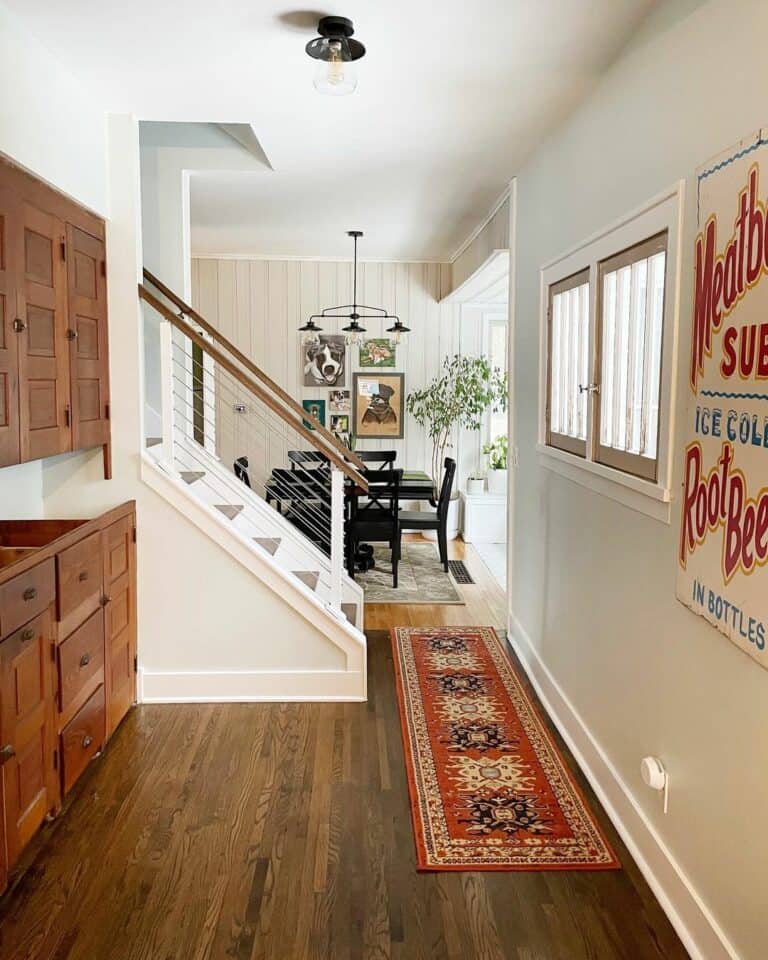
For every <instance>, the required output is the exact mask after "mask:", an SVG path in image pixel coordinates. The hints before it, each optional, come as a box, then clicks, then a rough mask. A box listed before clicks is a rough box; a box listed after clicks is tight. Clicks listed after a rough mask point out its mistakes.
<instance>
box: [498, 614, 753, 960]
mask: <svg viewBox="0 0 768 960" xmlns="http://www.w3.org/2000/svg"><path fill="white" fill-rule="evenodd" d="M509 639H510V643H511V645H512V647H513V649H514V650H515V653H517V655H518V657H519V658H520V662H521V663H522V665H523V668H524V669H525V672H526V673H527V675H528V678H529V679H530V681H531V683H532V685H533V687H534V689H535V690H536V693H537V694H538V696H539V698H540V700H541V702H542V703H543V704H544V707H545V708H546V711H547V713H548V714H549V716H550V717H551V718H552V721H553V723H554V724H555V726H556V727H557V729H558V730H559V732H560V734H561V736H562V737H563V739H564V740H565V742H566V743H567V744H568V747H569V749H570V751H571V753H572V754H573V755H574V757H575V758H576V762H577V763H578V764H579V766H580V767H581V769H582V770H583V772H584V774H585V776H586V777H587V779H588V780H589V782H590V785H591V786H592V789H593V790H594V791H595V793H596V795H597V797H598V799H599V800H600V802H601V803H602V805H603V807H604V808H605V810H606V812H607V814H608V816H609V817H610V818H611V821H612V823H613V825H614V826H615V827H616V829H617V831H618V832H619V834H620V836H621V839H622V840H623V841H624V843H625V844H626V846H627V849H628V850H629V852H630V854H631V855H632V857H633V859H634V860H635V862H636V863H637V865H638V867H639V868H640V871H641V873H642V874H643V876H644V877H645V879H646V881H647V882H648V885H649V886H650V888H651V890H652V891H653V893H654V895H655V896H656V899H657V900H658V901H659V903H660V904H661V907H662V909H663V910H664V912H665V913H666V915H667V916H668V917H669V919H670V922H671V923H672V925H673V927H674V928H675V930H676V931H677V934H678V936H679V937H680V939H681V940H682V942H683V944H684V945H685V948H686V950H687V951H688V953H689V954H690V955H691V957H692V958H693V960H739V957H738V954H737V953H736V950H735V949H734V947H733V945H732V944H731V943H729V941H728V938H727V937H726V935H725V933H724V932H723V931H722V929H721V928H720V927H719V925H718V924H717V921H716V920H715V919H714V917H713V916H712V914H711V913H710V912H709V910H708V909H707V907H706V905H705V904H704V903H703V901H702V900H701V898H700V897H699V895H698V893H697V892H696V890H695V889H694V888H693V886H692V884H691V883H690V881H689V880H688V878H687V877H686V875H685V873H684V872H683V870H682V869H681V867H680V865H679V864H678V863H677V862H676V860H675V858H674V857H673V856H672V854H671V853H670V851H669V850H668V849H667V847H666V846H665V844H664V841H663V840H662V838H661V837H660V836H659V834H658V832H657V831H656V829H655V827H654V826H653V824H652V823H651V822H650V821H649V820H648V818H647V817H646V815H645V813H644V812H643V810H642V808H641V807H640V805H639V803H638V802H637V800H636V799H635V797H634V796H633V795H632V793H631V791H630V789H629V787H628V786H627V784H626V783H625V782H624V780H623V779H622V778H621V776H620V775H619V772H618V771H617V770H616V768H615V767H614V765H613V764H612V762H611V760H610V759H609V757H608V756H607V755H606V754H605V752H604V751H603V749H602V747H601V746H600V744H599V743H598V742H597V741H596V740H595V738H594V737H593V735H592V733H591V732H590V730H589V728H588V727H587V726H586V724H585V723H584V721H583V720H582V718H581V716H580V715H579V713H578V712H577V710H576V709H575V707H574V706H573V704H572V703H571V702H570V700H569V699H568V697H567V695H566V694H565V692H564V691H563V689H562V688H561V687H560V685H559V684H558V682H557V680H556V679H555V678H554V676H553V675H552V674H551V673H550V671H549V669H548V667H547V666H546V664H545V663H544V661H543V660H542V659H541V656H540V655H539V652H538V650H537V649H536V647H535V646H534V645H533V642H532V641H531V638H530V637H529V636H528V634H527V633H526V631H525V629H524V628H523V626H522V624H521V623H520V622H519V620H518V619H517V618H516V617H515V616H514V614H511V615H510V618H509Z"/></svg>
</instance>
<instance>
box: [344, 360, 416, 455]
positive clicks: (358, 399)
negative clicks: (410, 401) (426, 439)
mask: <svg viewBox="0 0 768 960" xmlns="http://www.w3.org/2000/svg"><path fill="white" fill-rule="evenodd" d="M404 379H405V375H404V374H402V373H379V374H369V373H356V374H355V376H354V392H353V395H352V401H353V410H352V422H353V424H354V431H353V432H354V434H355V436H356V437H358V438H359V439H361V440H365V439H366V438H370V439H389V440H401V439H402V437H403V414H404V409H405V389H404Z"/></svg>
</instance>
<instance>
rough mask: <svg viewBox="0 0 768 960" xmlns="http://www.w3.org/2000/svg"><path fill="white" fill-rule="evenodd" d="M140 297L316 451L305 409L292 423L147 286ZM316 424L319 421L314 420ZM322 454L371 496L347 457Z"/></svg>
mask: <svg viewBox="0 0 768 960" xmlns="http://www.w3.org/2000/svg"><path fill="white" fill-rule="evenodd" d="M139 297H140V298H141V299H142V300H144V301H145V302H146V303H148V304H149V305H150V306H151V307H152V308H153V309H154V310H157V312H158V313H159V314H160V316H161V317H164V318H165V319H166V320H167V321H168V322H169V323H171V324H172V325H173V326H174V327H176V329H177V330H180V331H181V332H182V333H183V334H184V336H185V337H189V339H190V340H191V341H192V342H193V343H195V344H197V346H198V347H200V349H201V350H203V351H204V352H205V353H207V354H208V356H209V357H211V359H212V360H215V361H216V363H218V364H219V366H220V367H222V368H223V369H224V370H226V371H227V373H229V374H231V375H232V376H233V377H234V378H235V380H237V381H238V383H240V384H242V386H244V387H245V388H246V389H247V390H250V392H251V393H252V394H254V396H256V397H258V398H259V400H261V401H262V403H264V404H265V405H266V406H268V407H269V409H270V410H271V411H272V412H273V413H276V414H277V416H278V417H280V419H281V420H282V421H283V422H284V423H286V424H287V425H288V426H289V427H291V429H292V430H295V431H296V432H297V433H298V434H299V435H300V436H301V437H303V438H304V439H305V440H306V441H307V442H308V443H310V444H312V446H313V447H315V449H317V448H318V447H317V439H316V438H315V436H314V433H315V432H316V431H313V430H308V429H307V427H305V426H304V423H303V421H304V420H312V419H314V418H313V417H311V415H310V414H309V413H308V412H307V411H306V410H304V409H303V407H299V408H298V412H299V417H300V419H299V420H297V421H296V420H293V419H292V418H291V416H290V415H289V414H288V412H287V411H286V410H284V409H283V407H282V406H281V405H280V404H279V403H278V402H277V400H275V398H274V397H272V396H270V394H269V392H268V391H267V390H265V389H264V388H263V387H262V386H260V384H259V383H257V382H256V381H255V380H254V379H253V378H252V377H249V376H248V375H247V374H246V373H244V372H243V371H242V370H241V369H240V368H239V367H238V366H237V365H236V364H235V363H233V362H232V360H230V359H229V357H227V356H226V355H225V354H224V353H222V352H221V351H220V350H218V349H217V348H216V347H214V346H213V345H212V344H210V343H208V341H207V340H206V339H205V338H204V337H203V336H201V335H200V334H199V333H198V332H197V330H195V329H194V327H192V326H191V325H190V324H189V323H187V321H186V320H182V319H181V317H178V316H177V315H176V314H175V313H174V312H173V311H172V310H169V309H168V307H166V305H165V304H164V303H162V301H160V300H158V299H157V297H156V296H155V295H154V294H152V293H150V292H149V290H147V288H146V287H145V286H144V284H143V283H140V284H139ZM315 422H316V423H317V421H316V420H315ZM321 453H323V454H325V456H326V457H328V459H329V460H330V461H331V463H333V464H334V465H335V466H336V467H338V468H339V470H341V471H342V472H343V473H344V474H345V475H346V476H347V477H349V479H350V480H352V482H353V483H355V484H356V485H357V486H358V487H360V489H361V490H363V491H364V492H365V493H367V492H368V481H367V480H366V479H365V477H364V476H362V474H360V473H358V471H357V470H356V469H355V468H354V467H353V466H352V465H351V464H350V463H348V462H347V460H345V458H344V456H343V455H341V454H339V453H337V452H336V451H335V450H322V451H321Z"/></svg>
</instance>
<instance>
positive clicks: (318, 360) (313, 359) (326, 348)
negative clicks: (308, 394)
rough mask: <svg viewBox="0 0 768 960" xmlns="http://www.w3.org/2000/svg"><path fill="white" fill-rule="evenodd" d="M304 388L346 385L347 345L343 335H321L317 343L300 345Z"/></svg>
mask: <svg viewBox="0 0 768 960" xmlns="http://www.w3.org/2000/svg"><path fill="white" fill-rule="evenodd" d="M301 363H302V369H303V371H304V386H305V387H345V386H346V385H347V345H346V341H345V340H344V336H343V334H339V333H328V334H326V333H321V334H320V339H319V342H317V343H303V344H302V345H301Z"/></svg>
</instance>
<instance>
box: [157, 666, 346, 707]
mask: <svg viewBox="0 0 768 960" xmlns="http://www.w3.org/2000/svg"><path fill="white" fill-rule="evenodd" d="M361 689H365V681H364V678H363V677H362V675H361V674H360V672H358V671H347V670H282V671H281V670H232V671H226V670H208V671H204V670H203V671H183V672H173V671H163V670H147V669H146V668H144V667H142V671H141V699H142V703H250V702H258V703H262V702H272V701H276V702H281V703H282V702H285V701H299V702H313V701H329V702H334V703H339V702H354V703H359V702H361V701H363V700H365V697H364V696H361V694H360V690H361Z"/></svg>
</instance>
